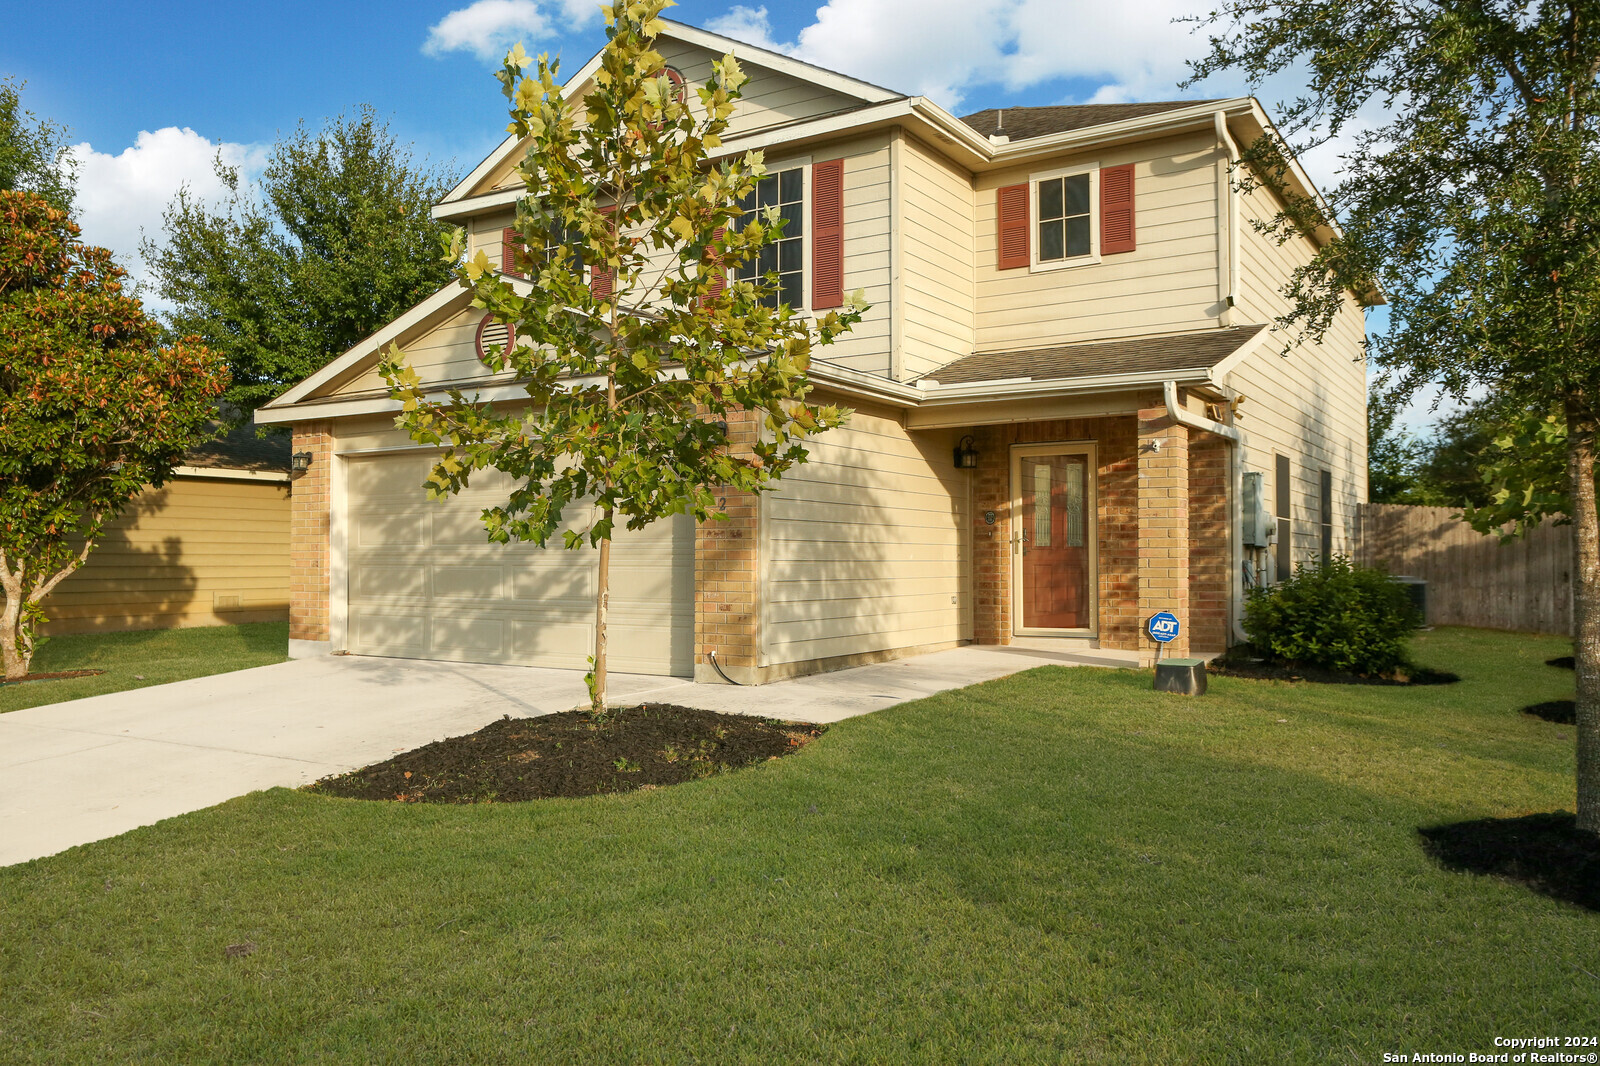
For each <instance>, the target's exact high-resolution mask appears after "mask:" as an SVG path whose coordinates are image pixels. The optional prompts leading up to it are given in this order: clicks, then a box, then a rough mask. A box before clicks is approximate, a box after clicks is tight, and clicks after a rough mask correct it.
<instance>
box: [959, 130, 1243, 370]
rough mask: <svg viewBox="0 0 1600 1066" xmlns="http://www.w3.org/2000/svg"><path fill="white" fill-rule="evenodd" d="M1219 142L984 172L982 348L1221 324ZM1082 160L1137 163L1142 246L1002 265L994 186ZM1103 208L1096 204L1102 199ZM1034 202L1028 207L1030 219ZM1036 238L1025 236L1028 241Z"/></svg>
mask: <svg viewBox="0 0 1600 1066" xmlns="http://www.w3.org/2000/svg"><path fill="white" fill-rule="evenodd" d="M1216 159H1217V145H1216V140H1215V138H1214V137H1213V136H1211V135H1210V134H1203V135H1202V134H1195V135H1189V136H1184V137H1173V138H1167V139H1164V140H1159V141H1149V142H1143V143H1139V144H1133V145H1127V146H1119V147H1115V148H1108V149H1104V150H1100V151H1094V150H1091V151H1089V152H1085V153H1079V154H1076V155H1072V156H1062V157H1059V158H1054V159H1042V160H1038V161H1036V162H1033V163H1030V164H1028V165H1027V166H1026V167H1016V168H1010V169H1006V170H1001V171H995V172H993V173H988V174H983V175H980V176H979V178H978V181H977V191H976V209H977V227H978V245H977V294H978V313H977V349H978V350H979V351H1004V350H1007V349H1011V348H1030V347H1042V346H1046V345H1050V344H1059V343H1063V342H1066V341H1075V340H1092V339H1095V338H1101V337H1123V336H1135V335H1139V334H1147V333H1163V332H1178V331H1181V330H1189V329H1204V328H1207V327H1211V326H1215V325H1216V324H1217V320H1216V316H1217V314H1218V312H1219V310H1220V308H1219V307H1218V302H1217V278H1218V274H1217V233H1218V229H1217V225H1218V222H1217V183H1216V169H1215V163H1216ZM1085 163H1099V164H1100V166H1101V167H1110V166H1118V165H1120V164H1123V163H1133V164H1134V166H1135V170H1134V181H1135V214H1136V226H1137V230H1136V236H1137V245H1138V246H1137V248H1136V249H1135V250H1134V251H1132V252H1124V253H1121V254H1117V255H1109V256H1105V257H1104V258H1102V259H1101V261H1100V262H1098V263H1086V264H1084V265H1081V266H1071V267H1065V268H1061V269H1056V270H1044V271H1037V272H1035V271H1030V270H1028V269H1026V268H1019V269H1014V270H1000V269H998V268H997V266H996V247H995V245H996V219H995V190H996V189H998V188H1000V187H1002V186H1006V185H1015V184H1019V183H1021V182H1025V181H1027V180H1028V179H1029V175H1030V174H1039V173H1042V172H1044V171H1049V170H1056V169H1060V168H1062V167H1068V166H1076V165H1080V164H1085ZM1096 210H1098V205H1096ZM1036 215H1037V205H1035V204H1030V205H1029V218H1030V224H1031V223H1032V222H1036V221H1037V219H1036V217H1035V216H1036ZM1037 240H1038V234H1037V230H1036V229H1034V230H1032V231H1031V232H1030V234H1029V243H1030V245H1032V244H1036V243H1037Z"/></svg>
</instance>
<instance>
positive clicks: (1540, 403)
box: [1194, 0, 1600, 833]
mask: <svg viewBox="0 0 1600 1066" xmlns="http://www.w3.org/2000/svg"><path fill="white" fill-rule="evenodd" d="M1594 14H1595V12H1594V10H1593V6H1592V5H1591V4H1588V3H1583V2H1579V0H1532V2H1524V0H1466V2H1452V0H1414V2H1411V3H1405V4H1383V3H1370V2H1367V0H1232V2H1227V3H1224V4H1223V5H1222V6H1221V7H1220V8H1219V9H1218V10H1216V11H1214V12H1213V13H1212V14H1211V15H1210V16H1209V17H1208V18H1207V19H1206V20H1205V21H1206V22H1207V23H1208V24H1210V25H1212V26H1218V27H1219V29H1220V32H1216V33H1215V34H1214V35H1213V36H1212V38H1211V51H1210V53H1209V55H1207V56H1206V58H1205V59H1203V60H1202V61H1200V62H1199V63H1197V64H1195V65H1194V73H1195V76H1196V78H1197V79H1198V78H1201V77H1205V76H1207V75H1210V74H1213V73H1216V72H1218V71H1221V70H1224V69H1227V68H1237V69H1240V70H1242V71H1243V72H1244V73H1245V74H1246V75H1247V76H1248V77H1249V78H1250V79H1251V82H1252V84H1259V83H1260V82H1261V81H1262V80H1263V79H1265V78H1266V77H1268V76H1271V75H1274V74H1278V73H1281V72H1284V71H1288V70H1291V69H1293V70H1299V69H1301V68H1302V65H1303V67H1304V69H1306V70H1308V71H1309V73H1310V85H1309V90H1308V91H1307V93H1306V94H1305V95H1304V96H1303V97H1301V98H1300V99H1298V100H1296V101H1294V102H1293V103H1292V104H1290V105H1289V106H1287V107H1286V108H1284V109H1283V111H1282V113H1281V118H1282V120H1283V122H1282V125H1281V126H1280V129H1281V130H1282V132H1283V135H1284V136H1285V138H1286V139H1288V140H1289V141H1290V142H1298V143H1292V146H1293V147H1295V148H1297V149H1304V148H1305V147H1307V146H1308V145H1309V144H1311V143H1314V142H1316V141H1317V140H1319V139H1322V138H1325V137H1327V136H1330V135H1334V134H1341V133H1347V132H1348V134H1349V137H1350V140H1351V146H1350V148H1349V150H1348V151H1347V153H1346V154H1345V169H1344V174H1345V178H1344V180H1343V181H1342V182H1341V183H1340V184H1339V186H1338V188H1337V189H1336V190H1334V192H1333V194H1332V196H1331V197H1330V199H1329V202H1328V205H1327V206H1328V209H1329V210H1330V211H1331V213H1332V214H1333V215H1334V216H1336V217H1337V219H1338V221H1339V224H1340V225H1341V226H1342V227H1343V236H1342V237H1340V238H1338V239H1336V240H1333V241H1331V242H1329V243H1328V244H1326V245H1324V246H1323V248H1322V249H1321V251H1320V252H1319V253H1318V255H1317V256H1316V258H1315V260H1314V261H1313V262H1312V263H1311V264H1310V265H1309V266H1308V267H1307V268H1305V269H1303V270H1300V271H1298V272H1297V273H1296V274H1295V276H1294V277H1293V279H1292V281H1291V283H1290V285H1289V286H1288V288H1287V290H1286V292H1287V294H1288V295H1289V296H1290V297H1291V298H1292V300H1293V301H1294V305H1295V306H1294V309H1293V310H1292V311H1291V312H1290V313H1289V314H1288V315H1287V316H1286V318H1285V320H1284V321H1285V324H1300V325H1303V326H1305V327H1307V333H1308V335H1309V336H1311V337H1313V338H1316V337H1320V335H1321V332H1320V331H1321V330H1323V329H1325V328H1326V326H1327V325H1328V324H1329V322H1330V320H1331V318H1332V316H1333V314H1334V311H1335V309H1336V308H1337V306H1338V303H1339V300H1340V293H1341V291H1342V290H1345V289H1354V290H1355V291H1367V290H1368V289H1370V288H1371V287H1372V286H1374V285H1376V286H1378V287H1380V288H1381V289H1382V290H1383V291H1384V292H1385V293H1386V294H1387V295H1388V297H1389V300H1390V305H1391V311H1390V318H1391V327H1390V329H1389V330H1388V332H1386V333H1384V334H1381V335H1378V336H1375V337H1373V338H1372V341H1371V351H1372V353H1373V355H1374V356H1375V358H1376V361H1377V362H1378V364H1379V365H1380V366H1382V367H1385V368H1387V369H1389V370H1391V371H1393V372H1394V373H1395V375H1396V376H1397V379H1398V381H1399V383H1400V384H1401V385H1402V386H1406V387H1417V386H1421V385H1423V384H1425V383H1426V384H1434V385H1440V386H1443V387H1444V388H1445V389H1446V390H1447V392H1448V393H1449V394H1451V395H1453V396H1454V397H1456V398H1457V399H1460V400H1465V399H1466V398H1467V397H1468V395H1469V390H1472V389H1473V388H1474V387H1477V388H1479V389H1481V390H1483V391H1484V392H1487V393H1488V394H1490V395H1492V396H1494V397H1496V398H1497V401H1499V402H1503V403H1505V404H1507V405H1508V406H1510V407H1513V408H1515V409H1520V410H1524V411H1531V410H1540V411H1548V410H1555V411H1559V412H1560V417H1561V419H1562V420H1563V421H1564V422H1565V423H1566V455H1565V463H1566V472H1567V481H1568V485H1569V492H1570V508H1571V509H1570V514H1571V517H1572V522H1573V526H1574V529H1575V533H1576V535H1575V536H1574V538H1573V542H1574V576H1575V577H1576V581H1575V582H1574V588H1575V600H1576V603H1575V607H1576V610H1575V614H1576V619H1575V641H1574V643H1575V650H1576V658H1577V667H1578V669H1577V681H1578V700H1577V705H1578V712H1577V719H1578V721H1577V736H1578V740H1577V748H1578V752H1577V754H1578V773H1577V807H1578V815H1577V819H1578V825H1579V826H1580V827H1581V828H1583V829H1585V830H1588V831H1590V832H1596V833H1600V524H1597V521H1596V510H1595V480H1594V466H1595V446H1596V436H1597V433H1600V316H1596V314H1595V313H1594V311H1595V307H1596V300H1597V297H1600V237H1597V234H1600V228H1597V226H1596V221H1597V218H1600V214H1597V207H1600V154H1597V151H1596V147H1597V137H1600V93H1597V89H1600V84H1597V81H1596V75H1597V72H1600V21H1597V20H1596V19H1595V18H1594V17H1593V16H1594ZM1369 105H1374V106H1377V107H1381V109H1382V110H1383V111H1384V113H1385V116H1386V117H1385V118H1383V119H1381V120H1379V121H1378V123H1377V124H1376V125H1374V126H1371V127H1369V128H1365V129H1363V128H1362V127H1363V125H1364V122H1365V115H1364V114H1361V110H1362V109H1363V108H1364V107H1368V106H1369ZM1248 159H1249V162H1250V163H1251V165H1252V166H1253V168H1254V170H1253V172H1252V174H1251V175H1250V176H1249V179H1248V180H1252V181H1265V182H1267V183H1269V184H1274V185H1277V186H1278V187H1279V188H1280V190H1283V191H1285V192H1287V190H1286V188H1285V186H1284V184H1283V181H1282V178H1283V156H1282V154H1281V150H1280V146H1279V145H1277V144H1276V143H1274V142H1272V141H1270V140H1263V141H1262V142H1260V143H1258V144H1256V145H1254V146H1252V147H1251V150H1250V152H1249V153H1248ZM1324 215H1325V209H1324V205H1323V204H1321V203H1319V202H1317V201H1315V200H1311V199H1307V198H1304V197H1297V196H1293V195H1287V197H1286V206H1285V208H1284V210H1283V212H1282V214H1281V215H1280V216H1279V217H1278V218H1277V219H1276V220H1275V224H1274V227H1273V228H1274V229H1275V230H1276V232H1278V233H1279V234H1281V235H1285V236H1287V235H1289V234H1292V233H1295V232H1303V231H1305V230H1307V229H1308V228H1309V227H1311V226H1315V225H1317V224H1318V223H1320V222H1323V221H1328V219H1325V217H1324Z"/></svg>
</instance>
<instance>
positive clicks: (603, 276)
mask: <svg viewBox="0 0 1600 1066" xmlns="http://www.w3.org/2000/svg"><path fill="white" fill-rule="evenodd" d="M600 210H601V211H603V212H604V213H606V214H608V215H609V214H611V213H612V212H613V211H615V210H616V207H615V206H612V207H602V208H601V209H600ZM613 273H614V271H612V269H611V264H610V263H595V264H594V265H593V266H592V267H590V268H589V294H590V295H591V296H593V297H594V298H595V299H597V300H603V299H605V298H606V297H607V296H610V295H611V285H612V281H613V278H612V275H613Z"/></svg>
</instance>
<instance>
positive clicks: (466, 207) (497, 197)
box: [429, 188, 527, 219]
mask: <svg viewBox="0 0 1600 1066" xmlns="http://www.w3.org/2000/svg"><path fill="white" fill-rule="evenodd" d="M526 195H527V190H526V189H522V188H516V189H502V190H500V191H499V192H491V193H486V194H484V195H483V196H473V197H469V198H467V199H465V200H446V201H444V202H442V203H437V204H434V205H433V207H431V208H429V214H431V215H432V216H433V217H434V218H440V219H444V218H466V217H468V216H470V215H476V214H478V213H480V212H483V211H489V210H492V209H494V208H496V207H509V206H510V205H512V204H515V203H516V202H517V201H518V200H520V199H522V198H523V197H524V196H526Z"/></svg>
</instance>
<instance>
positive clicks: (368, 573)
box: [350, 562, 427, 599]
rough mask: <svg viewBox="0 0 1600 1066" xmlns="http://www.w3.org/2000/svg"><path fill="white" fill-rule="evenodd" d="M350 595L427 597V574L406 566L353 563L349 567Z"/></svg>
mask: <svg viewBox="0 0 1600 1066" xmlns="http://www.w3.org/2000/svg"><path fill="white" fill-rule="evenodd" d="M350 592H351V594H352V595H360V596H379V597H388V598H393V597H405V598H407V599H421V598H423V597H425V596H426V595H427V574H426V573H425V572H424V571H422V570H420V569H418V568H416V567H406V566H379V565H374V564H372V563H361V562H357V563H354V564H353V565H352V566H351V567H350Z"/></svg>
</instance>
